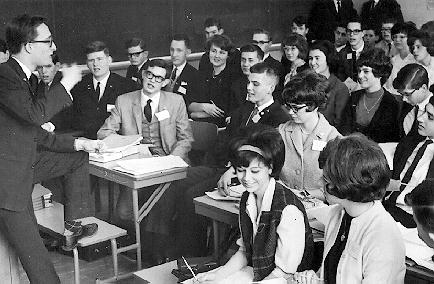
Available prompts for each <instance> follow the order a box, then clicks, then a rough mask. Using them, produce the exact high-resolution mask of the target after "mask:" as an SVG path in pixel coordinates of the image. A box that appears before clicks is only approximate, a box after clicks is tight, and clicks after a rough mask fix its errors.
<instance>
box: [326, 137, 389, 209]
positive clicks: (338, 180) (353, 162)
mask: <svg viewBox="0 0 434 284" xmlns="http://www.w3.org/2000/svg"><path fill="white" fill-rule="evenodd" d="M318 162H319V164H320V168H322V169H323V175H324V177H326V178H327V179H329V180H330V182H331V183H332V184H333V185H334V187H332V188H330V187H327V186H326V187H325V190H327V193H329V194H331V195H334V196H336V197H338V198H340V199H347V200H350V201H354V202H362V203H365V202H371V201H374V200H381V199H382V198H383V196H384V195H385V193H386V187H387V186H388V185H389V181H390V176H391V173H390V169H389V165H388V164H387V160H386V157H385V156H384V153H383V151H382V150H381V148H380V147H379V146H378V144H377V143H375V142H374V141H372V140H370V139H368V138H367V137H366V136H364V135H363V134H360V133H355V134H351V135H349V136H347V137H337V138H335V139H333V140H331V141H329V142H328V143H327V145H326V147H325V148H324V149H323V151H322V152H321V154H320V157H319V159H318Z"/></svg>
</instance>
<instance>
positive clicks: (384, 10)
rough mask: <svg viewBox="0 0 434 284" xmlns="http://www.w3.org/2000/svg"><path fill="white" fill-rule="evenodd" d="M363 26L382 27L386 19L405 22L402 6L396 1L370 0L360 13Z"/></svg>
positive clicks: (364, 4)
mask: <svg viewBox="0 0 434 284" xmlns="http://www.w3.org/2000/svg"><path fill="white" fill-rule="evenodd" d="M360 18H361V19H362V25H363V26H365V25H373V26H374V27H380V26H381V23H382V21H383V20H384V19H390V18H392V19H395V20H396V21H397V22H399V23H402V22H404V17H403V16H402V12H401V6H400V5H399V4H398V2H396V0H369V1H366V2H365V3H363V5H362V10H361V12H360Z"/></svg>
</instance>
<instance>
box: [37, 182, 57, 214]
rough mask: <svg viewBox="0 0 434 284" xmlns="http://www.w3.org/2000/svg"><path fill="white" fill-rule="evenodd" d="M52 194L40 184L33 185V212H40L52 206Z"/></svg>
mask: <svg viewBox="0 0 434 284" xmlns="http://www.w3.org/2000/svg"><path fill="white" fill-rule="evenodd" d="M52 196H53V194H52V193H51V191H50V190H49V189H47V188H45V187H43V186H42V185H40V184H35V186H34V187H33V192H32V203H33V210H35V211H36V210H40V209H43V208H46V207H51V206H53V200H52Z"/></svg>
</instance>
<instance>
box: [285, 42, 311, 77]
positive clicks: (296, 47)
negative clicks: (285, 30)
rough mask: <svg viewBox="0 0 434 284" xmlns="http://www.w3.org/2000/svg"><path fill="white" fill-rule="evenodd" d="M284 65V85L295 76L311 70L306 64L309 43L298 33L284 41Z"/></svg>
mask: <svg viewBox="0 0 434 284" xmlns="http://www.w3.org/2000/svg"><path fill="white" fill-rule="evenodd" d="M281 48H282V54H283V55H282V60H281V62H282V65H283V69H284V70H283V71H284V72H283V78H282V79H283V82H284V85H286V83H288V81H289V80H290V79H291V78H292V77H294V75H295V74H297V73H299V72H301V71H303V70H306V69H308V68H309V64H308V63H307V62H306V58H307V52H308V47H307V41H306V39H305V38H304V37H303V36H301V35H299V34H296V33H291V34H289V35H288V36H287V37H285V39H284V40H283V41H282V46H281Z"/></svg>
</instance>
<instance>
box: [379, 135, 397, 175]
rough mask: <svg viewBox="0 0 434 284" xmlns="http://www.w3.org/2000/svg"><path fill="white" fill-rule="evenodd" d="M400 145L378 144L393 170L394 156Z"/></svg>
mask: <svg viewBox="0 0 434 284" xmlns="http://www.w3.org/2000/svg"><path fill="white" fill-rule="evenodd" d="M397 145H398V143H395V142H390V143H378V146H380V148H381V150H382V151H383V153H384V155H385V156H386V159H387V163H388V164H389V168H390V169H391V170H393V155H395V150H396V146H397Z"/></svg>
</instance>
